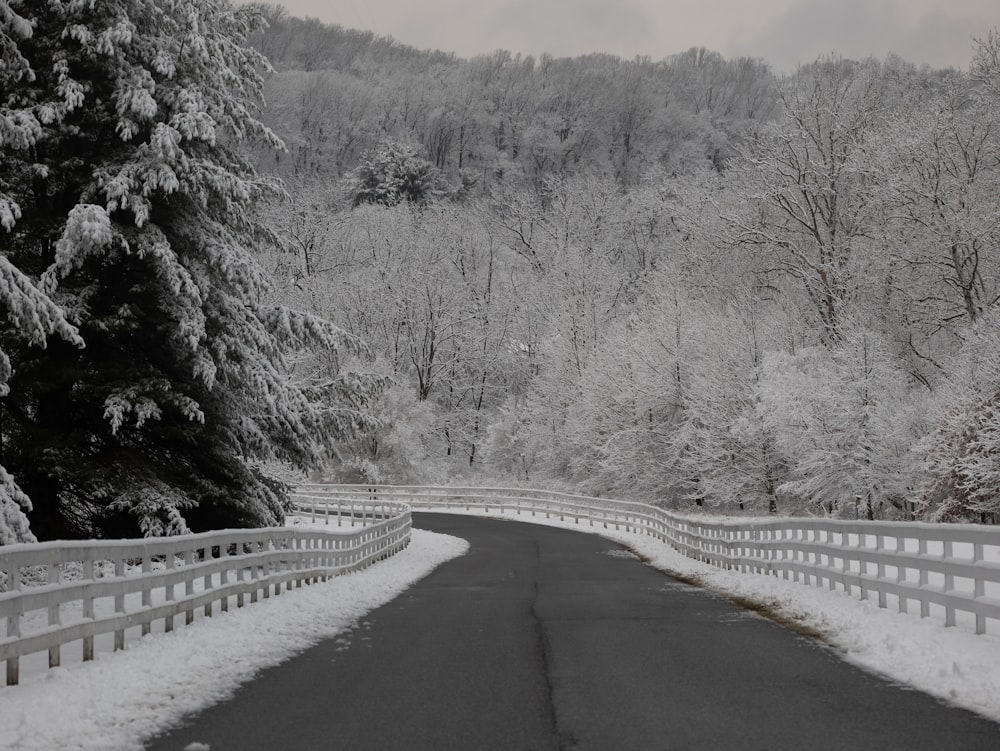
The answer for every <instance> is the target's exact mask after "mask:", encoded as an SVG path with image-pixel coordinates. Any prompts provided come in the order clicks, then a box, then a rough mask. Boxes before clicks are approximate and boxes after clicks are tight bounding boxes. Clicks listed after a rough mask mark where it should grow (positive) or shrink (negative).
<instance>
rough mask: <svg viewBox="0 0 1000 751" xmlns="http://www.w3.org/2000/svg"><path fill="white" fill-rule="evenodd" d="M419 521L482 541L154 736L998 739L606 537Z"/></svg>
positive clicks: (469, 745)
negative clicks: (356, 620)
mask: <svg viewBox="0 0 1000 751" xmlns="http://www.w3.org/2000/svg"><path fill="white" fill-rule="evenodd" d="M415 518H416V519H417V522H416V525H417V526H418V527H422V528H424V529H430V530H434V531H439V532H444V533H447V534H450V535H455V536H458V537H463V538H465V539H467V540H468V541H469V542H470V543H471V550H470V551H469V553H468V554H467V555H465V556H462V557H460V558H457V559H454V560H452V561H450V562H448V563H445V564H444V565H442V566H441V567H440V568H438V569H437V570H436V571H435V572H434V573H432V574H431V575H430V576H428V577H427V578H425V579H423V580H422V581H420V582H419V583H417V584H416V585H415V586H414V587H412V588H411V589H409V590H407V591H406V592H405V593H404V594H403V595H402V596H400V597H399V598H397V599H396V600H394V601H392V602H390V603H388V604H387V605H385V606H383V607H381V608H379V609H377V610H375V611H373V612H371V613H370V614H369V615H368V616H367V617H366V618H365V619H364V621H363V622H362V623H361V624H360V626H359V627H358V628H356V629H355V630H354V631H353V632H352V633H351V634H349V635H345V636H343V637H342V638H340V639H338V640H336V641H331V642H327V643H324V644H321V645H319V646H317V647H313V648H312V649H309V650H307V651H306V652H303V653H302V654H300V655H298V656H297V657H295V658H293V659H292V660H290V661H289V662H287V663H285V664H283V665H281V666H279V667H276V668H271V669H268V670H266V671H264V672H262V673H261V675H260V676H259V678H258V679H257V680H255V681H253V682H252V683H250V684H248V685H246V686H244V687H243V688H241V689H240V690H239V691H238V692H237V693H236V695H235V697H234V698H233V699H232V700H231V701H228V702H226V703H223V704H220V705H218V706H216V707H213V708H210V709H208V710H205V711H204V712H202V713H201V714H200V715H197V716H195V717H193V718H191V720H190V722H189V724H188V725H187V726H186V727H184V728H182V729H180V730H178V731H176V732H175V733H174V734H172V735H169V736H166V737H163V738H160V739H159V740H157V741H155V742H153V743H151V744H150V745H148V746H147V748H149V749H151V750H152V751H161V750H165V749H170V750H172V751H180V749H184V748H186V747H188V745H189V744H191V743H194V742H197V743H202V744H208V746H209V747H210V748H211V749H213V751H223V749H234V748H239V749H247V750H249V749H279V748H280V749H287V750H288V751H293V750H294V749H310V750H314V749H327V748H349V749H394V748H397V749H463V750H465V749H473V748H474V749H505V750H514V749H571V748H572V749H594V750H597V749H600V750H602V751H604V750H606V749H687V750H691V749H719V748H741V749H790V748H809V749H811V751H818V750H821V749H845V748H879V749H884V750H886V751H889V750H891V749H906V750H907V751H916V750H918V749H935V750H936V749H941V748H961V749H963V750H970V751H971V750H973V749H991V750H992V749H995V748H996V744H997V738H998V737H1000V726H998V725H996V724H994V723H991V722H989V721H987V720H984V719H981V718H979V717H977V716H975V715H973V714H971V713H968V712H966V711H963V710H959V709H954V708H951V707H946V706H944V705H942V704H939V703H938V702H936V701H935V700H933V699H931V698H930V697H928V696H926V695H924V694H921V693H917V692H914V691H907V690H904V689H902V688H899V687H896V686H893V685H892V684H890V683H888V682H886V681H884V680H882V679H880V678H877V677H874V676H872V675H869V674H867V673H864V672H862V671H861V670H859V669H858V668H856V667H853V666H851V665H849V664H847V663H845V662H842V661H841V660H839V659H837V657H836V656H835V654H834V653H833V652H832V651H830V650H828V649H826V648H823V647H821V646H819V645H817V644H816V643H815V642H813V641H811V640H808V639H805V638H803V637H799V636H796V635H795V634H793V633H792V632H790V631H787V630H785V629H783V628H780V627H778V626H775V625H774V624H772V623H770V622H768V621H766V620H764V619H762V618H760V617H757V616H754V615H750V614H747V613H745V612H744V611H741V610H739V609H737V608H736V607H735V606H733V605H731V604H730V603H728V602H727V601H725V600H723V599H721V598H719V597H716V596H713V595H711V594H707V593H705V592H702V591H701V590H698V589H695V588H692V587H688V586H686V585H683V584H679V583H677V582H675V581H673V580H671V579H669V578H667V577H665V576H664V575H662V574H660V573H658V572H656V571H654V570H653V569H651V568H649V567H646V566H643V565H641V564H640V563H639V562H638V561H636V560H635V559H634V558H632V557H631V556H630V555H629V554H627V553H626V552H625V551H623V550H622V549H621V548H620V547H619V546H618V545H617V544H616V543H613V542H610V541H608V540H606V539H603V538H600V537H597V536H594V535H584V534H577V533H575V532H569V531H565V530H561V529H554V528H549V527H542V526H535V525H528V524H520V523H516V522H501V521H490V520H482V519H476V518H472V517H462V516H446V515H415Z"/></svg>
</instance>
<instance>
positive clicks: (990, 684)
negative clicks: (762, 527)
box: [449, 510, 1000, 744]
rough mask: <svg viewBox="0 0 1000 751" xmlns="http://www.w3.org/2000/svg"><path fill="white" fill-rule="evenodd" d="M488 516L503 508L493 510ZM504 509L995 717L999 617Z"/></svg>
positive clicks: (998, 715)
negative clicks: (983, 627)
mask: <svg viewBox="0 0 1000 751" xmlns="http://www.w3.org/2000/svg"><path fill="white" fill-rule="evenodd" d="M449 513H456V512H454V511H450V510H449ZM457 513H463V512H457ZM466 513H470V514H473V515H478V516H482V515H483V514H481V513H479V512H475V511H470V512H466ZM488 516H489V517H491V518H497V517H500V516H501V515H500V514H498V513H496V512H491V513H490V514H488ZM502 516H503V518H507V519H510V520H512V521H529V520H530V521H532V522H534V523H539V524H549V525H551V526H556V527H565V528H567V529H574V530H578V531H582V532H593V533H597V534H601V535H603V536H605V537H608V538H610V539H613V540H615V541H617V542H621V543H623V544H625V545H627V546H629V547H630V548H631V549H632V550H635V551H636V552H637V553H639V554H640V555H642V556H644V557H646V558H648V559H649V561H650V564H651V565H653V566H655V567H656V568H659V569H662V570H664V571H668V572H672V573H675V574H679V575H681V576H683V577H688V578H692V579H697V580H698V581H699V582H700V583H702V584H703V585H704V586H705V587H707V588H709V589H712V590H715V591H717V592H720V593H722V594H724V595H729V596H736V597H743V598H748V599H750V600H753V601H754V602H757V603H760V604H762V605H765V606H767V607H768V608H769V609H771V610H773V611H775V612H777V613H778V614H780V615H781V616H783V617H784V618H787V619H788V620H790V621H793V622H794V623H796V624H799V625H801V626H803V627H806V628H808V629H810V630H813V631H817V632H819V633H820V634H821V635H822V637H823V639H824V640H825V641H826V642H827V643H829V644H830V645H831V646H833V647H834V648H835V649H836V650H837V651H838V652H839V653H840V654H841V655H842V656H843V657H844V658H845V659H847V660H849V661H850V662H852V663H854V664H856V665H859V666H860V667H862V668H864V669H866V670H870V671H874V672H876V673H880V674H881V675H884V676H886V677H888V678H890V679H892V680H894V681H897V682H898V683H901V684H905V685H908V686H911V687H913V688H916V689H919V690H921V691H924V692H926V693H928V694H931V695H933V696H936V697H939V698H940V699H943V700H945V701H947V702H950V703H952V704H955V705H958V706H962V707H966V708H967V709H971V710H972V711H974V712H978V713H979V714H982V715H985V716H987V717H989V718H991V719H993V720H996V721H998V722H1000V635H998V634H997V631H998V629H1000V624H998V623H997V622H996V621H992V620H991V621H988V622H987V629H992V630H993V633H988V634H984V635H979V636H977V635H976V634H975V633H974V624H973V622H972V619H971V617H969V618H968V619H963V617H962V614H961V613H959V614H958V616H959V617H958V626H957V627H954V628H945V627H944V619H943V615H942V616H941V617H937V618H934V617H932V618H926V619H921V618H920V616H919V613H916V614H915V613H910V614H900V613H897V612H896V611H895V610H894V609H891V608H886V609H883V608H879V607H878V604H877V602H875V601H872V600H868V601H861V600H859V599H858V598H857V597H856V596H854V597H852V596H850V595H847V594H846V593H844V592H842V591H836V592H831V591H829V590H828V589H826V588H822V589H821V588H819V587H815V586H808V585H805V584H799V583H796V582H792V581H785V580H783V579H779V578H777V577H773V576H765V575H763V574H743V573H739V572H737V571H724V570H721V569H718V568H715V567H714V566H710V565H708V564H706V563H701V562H699V561H695V560H692V559H691V558H687V557H685V556H683V555H681V554H680V553H678V552H676V551H675V550H673V549H672V548H670V547H669V546H667V545H665V544H663V543H661V542H659V541H657V540H654V539H653V538H651V537H646V536H644V535H638V534H631V533H627V532H623V531H618V532H616V531H614V530H613V529H611V530H605V529H603V528H600V527H599V526H595V527H593V528H592V527H590V526H589V524H588V523H587V522H581V523H580V524H579V525H577V524H575V523H574V522H572V521H566V522H561V521H559V520H558V519H557V518H552V519H548V520H547V519H545V517H544V516H541V515H539V516H536V517H527V516H526V515H523V514H522V515H520V516H518V515H517V514H516V513H514V512H507V513H505V514H503V515H502ZM890 604H891V603H890ZM933 615H934V611H933V610H932V616H933ZM998 744H1000V738H998Z"/></svg>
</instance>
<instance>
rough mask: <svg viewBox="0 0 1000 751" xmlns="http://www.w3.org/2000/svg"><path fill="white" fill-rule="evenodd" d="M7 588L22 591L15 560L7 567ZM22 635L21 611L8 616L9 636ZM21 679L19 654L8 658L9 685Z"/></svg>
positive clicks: (19, 574) (19, 571) (18, 569)
mask: <svg viewBox="0 0 1000 751" xmlns="http://www.w3.org/2000/svg"><path fill="white" fill-rule="evenodd" d="M7 589H8V591H10V592H20V591H21V567H20V566H18V565H17V563H16V562H15V563H14V565H12V566H11V567H10V568H8V569H7ZM20 635H21V612H20V611H18V612H16V613H11V614H10V615H9V616H7V636H12V637H14V638H15V639H16V638H18V637H19V636H20ZM20 679H21V664H20V658H19V657H18V656H17V655H14V656H13V657H8V658H7V685H8V686H16V685H17V684H18V681H19V680H20Z"/></svg>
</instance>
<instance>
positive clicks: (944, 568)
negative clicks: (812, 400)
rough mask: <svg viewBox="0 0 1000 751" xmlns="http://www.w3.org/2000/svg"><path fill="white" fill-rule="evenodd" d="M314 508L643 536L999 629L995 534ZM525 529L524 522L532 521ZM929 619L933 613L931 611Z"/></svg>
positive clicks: (583, 501) (415, 497)
mask: <svg viewBox="0 0 1000 751" xmlns="http://www.w3.org/2000/svg"><path fill="white" fill-rule="evenodd" d="M298 492H299V493H301V494H306V495H308V496H310V497H311V498H312V499H313V502H314V503H320V502H321V501H320V500H319V499H321V498H326V499H328V500H329V501H330V502H331V503H334V504H340V505H343V504H350V503H354V504H357V503H361V502H368V503H376V502H385V501H395V502H403V503H407V504H410V506H411V507H412V508H413V509H415V510H417V509H426V510H448V509H464V510H472V509H476V510H481V511H484V512H486V513H490V512H492V511H498V512H513V513H515V514H518V515H523V516H526V517H528V516H529V515H530V516H532V517H537V516H539V515H541V514H544V515H545V516H546V517H548V518H553V517H557V518H560V519H562V520H564V521H566V520H569V521H572V522H575V523H577V524H587V525H589V526H591V527H593V526H595V525H596V526H601V527H603V528H605V529H611V528H613V529H617V530H625V531H629V532H636V533H639V534H644V535H649V536H651V537H654V538H656V539H658V540H660V541H661V542H664V543H666V544H668V545H670V546H671V547H672V548H674V549H675V550H677V551H678V552H680V553H682V554H684V555H685V556H688V557H689V558H693V559H696V560H699V561H703V562H705V563H709V564H711V565H714V566H717V567H720V568H725V569H733V570H738V571H743V572H753V573H761V574H770V575H773V576H779V577H781V578H783V579H790V580H792V581H797V582H801V583H804V584H814V585H816V586H826V587H827V588H829V589H831V590H836V589H841V590H843V591H845V592H847V593H848V594H855V593H856V594H857V595H858V596H859V597H860V598H861V599H863V600H864V599H868V598H869V597H871V596H874V597H875V598H877V602H878V605H879V606H880V607H883V608H885V607H889V606H890V605H894V606H895V607H896V608H897V609H898V610H899V611H900V612H908V610H909V608H910V605H911V604H915V606H916V607H917V608H919V613H920V616H921V617H928V616H932V615H933V616H935V617H936V616H938V615H939V614H940V616H942V617H943V620H944V624H945V625H946V626H954V625H956V623H957V620H956V614H957V613H960V612H964V613H968V614H971V616H970V620H971V621H972V622H973V627H974V629H975V632H976V633H977V634H982V633H986V628H987V621H988V620H992V621H994V622H997V621H1000V528H997V527H981V526H974V525H967V524H924V523H919V522H865V521H843V520H837V519H795V518H785V519H773V518H754V519H733V520H729V519H726V520H710V519H706V518H697V517H690V516H685V515H681V514H675V513H672V512H669V511H666V510H664V509H661V508H657V507H655V506H650V505H648V504H644V503H636V502H631V501H615V500H610V499H604V498H591V497H588V496H580V495H570V494H565V493H556V492H552V491H541V490H526V489H519V488H472V487H466V488H459V487H423V486H368V485H303V486H300V488H299V489H298ZM529 520H530V519H529ZM932 611H933V612H932Z"/></svg>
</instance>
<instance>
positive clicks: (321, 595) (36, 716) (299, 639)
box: [0, 529, 469, 751]
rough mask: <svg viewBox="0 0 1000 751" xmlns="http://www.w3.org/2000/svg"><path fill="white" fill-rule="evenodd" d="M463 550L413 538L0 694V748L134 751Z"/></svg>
mask: <svg viewBox="0 0 1000 751" xmlns="http://www.w3.org/2000/svg"><path fill="white" fill-rule="evenodd" d="M468 548H469V544H468V543H467V542H466V541H465V540H460V539H458V538H457V537H450V536H448V535H441V534H436V533H433V532H427V531H424V530H419V529H415V530H413V532H412V538H411V541H410V545H409V546H408V547H407V548H406V549H405V550H403V551H401V552H399V553H397V554H396V555H394V556H393V557H391V558H388V559H386V560H385V561H381V562H379V563H377V564H376V565H374V566H371V567H369V568H367V569H365V570H364V571H360V572H357V573H353V574H347V575H344V576H338V577H335V578H333V579H330V580H329V581H327V582H323V583H319V584H313V585H311V586H308V587H302V588H301V589H295V590H292V591H289V592H285V593H283V594H282V595H281V596H280V597H272V598H270V599H268V600H262V601H260V602H257V603H255V604H253V605H249V606H247V607H244V608H240V609H231V610H230V611H229V612H228V613H219V614H217V615H216V616H214V617H213V618H210V619H204V620H201V621H198V622H196V623H194V624H192V625H190V626H185V627H182V628H178V629H177V630H176V631H174V632H172V633H169V634H156V635H153V636H150V637H145V638H143V639H141V640H140V642H139V643H138V644H137V645H136V646H135V647H134V648H129V649H128V650H127V651H125V652H118V653H116V654H114V655H107V654H104V655H101V654H98V655H97V659H96V660H95V661H94V662H88V663H80V664H77V665H73V666H71V667H68V668H55V669H53V670H49V671H47V672H45V673H43V674H41V675H39V676H37V677H36V679H34V680H30V681H27V682H25V683H23V684H22V685H20V686H8V687H2V688H0V748H5V749H6V748H9V749H18V750H19V751H33V750H34V749H38V751H51V749H55V748H58V749H81V750H88V749H89V750H91V751H96V750H98V749H100V750H101V751H126V750H128V749H141V748H142V746H143V740H144V739H148V738H150V737H152V736H154V735H156V734H157V733H158V732H161V731H163V730H165V729H166V728H168V727H170V726H171V725H174V724H176V723H177V722H178V721H180V719H181V718H182V717H184V716H185V715H187V714H189V713H191V712H194V711H197V710H199V709H202V708H204V707H207V706H210V705H212V704H215V703H217V702H219V701H221V700H223V699H225V698H227V697H228V696H230V695H232V694H233V693H234V692H235V690H236V689H237V687H239V685H240V684H242V683H245V682H247V681H249V680H251V679H252V678H253V677H254V675H255V674H256V673H257V672H258V671H259V670H261V669H263V668H265V667H269V666H271V665H276V664H278V663H281V662H284V661H285V660H287V659H288V658H289V657H291V656H292V655H294V654H296V653H298V652H301V651H302V650H304V649H306V648H308V647H310V646H312V645H313V644H316V643H318V642H320V641H322V640H324V639H329V638H331V637H333V636H336V635H337V634H338V633H340V632H341V631H343V630H344V629H348V628H350V627H351V626H352V625H353V624H355V623H356V622H357V621H358V620H359V619H360V618H361V617H362V616H364V615H365V614H366V613H368V612H369V611H371V610H374V609H375V608H377V607H379V606H380V605H383V604H385V603H387V602H389V601H390V600H392V599H393V598H394V597H396V596H397V595H399V594H400V593H401V592H402V591H403V590H405V589H406V588H407V587H409V586H410V585H411V584H413V583H414V582H415V581H417V580H418V579H421V578H423V577H424V576H426V575H427V574H429V573H430V572H431V571H432V570H434V569H435V568H437V566H439V565H440V564H442V563H444V562H445V561H448V560H451V559H452V558H456V557H458V556H460V555H462V554H464V553H465V552H466V551H467V550H468Z"/></svg>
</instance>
